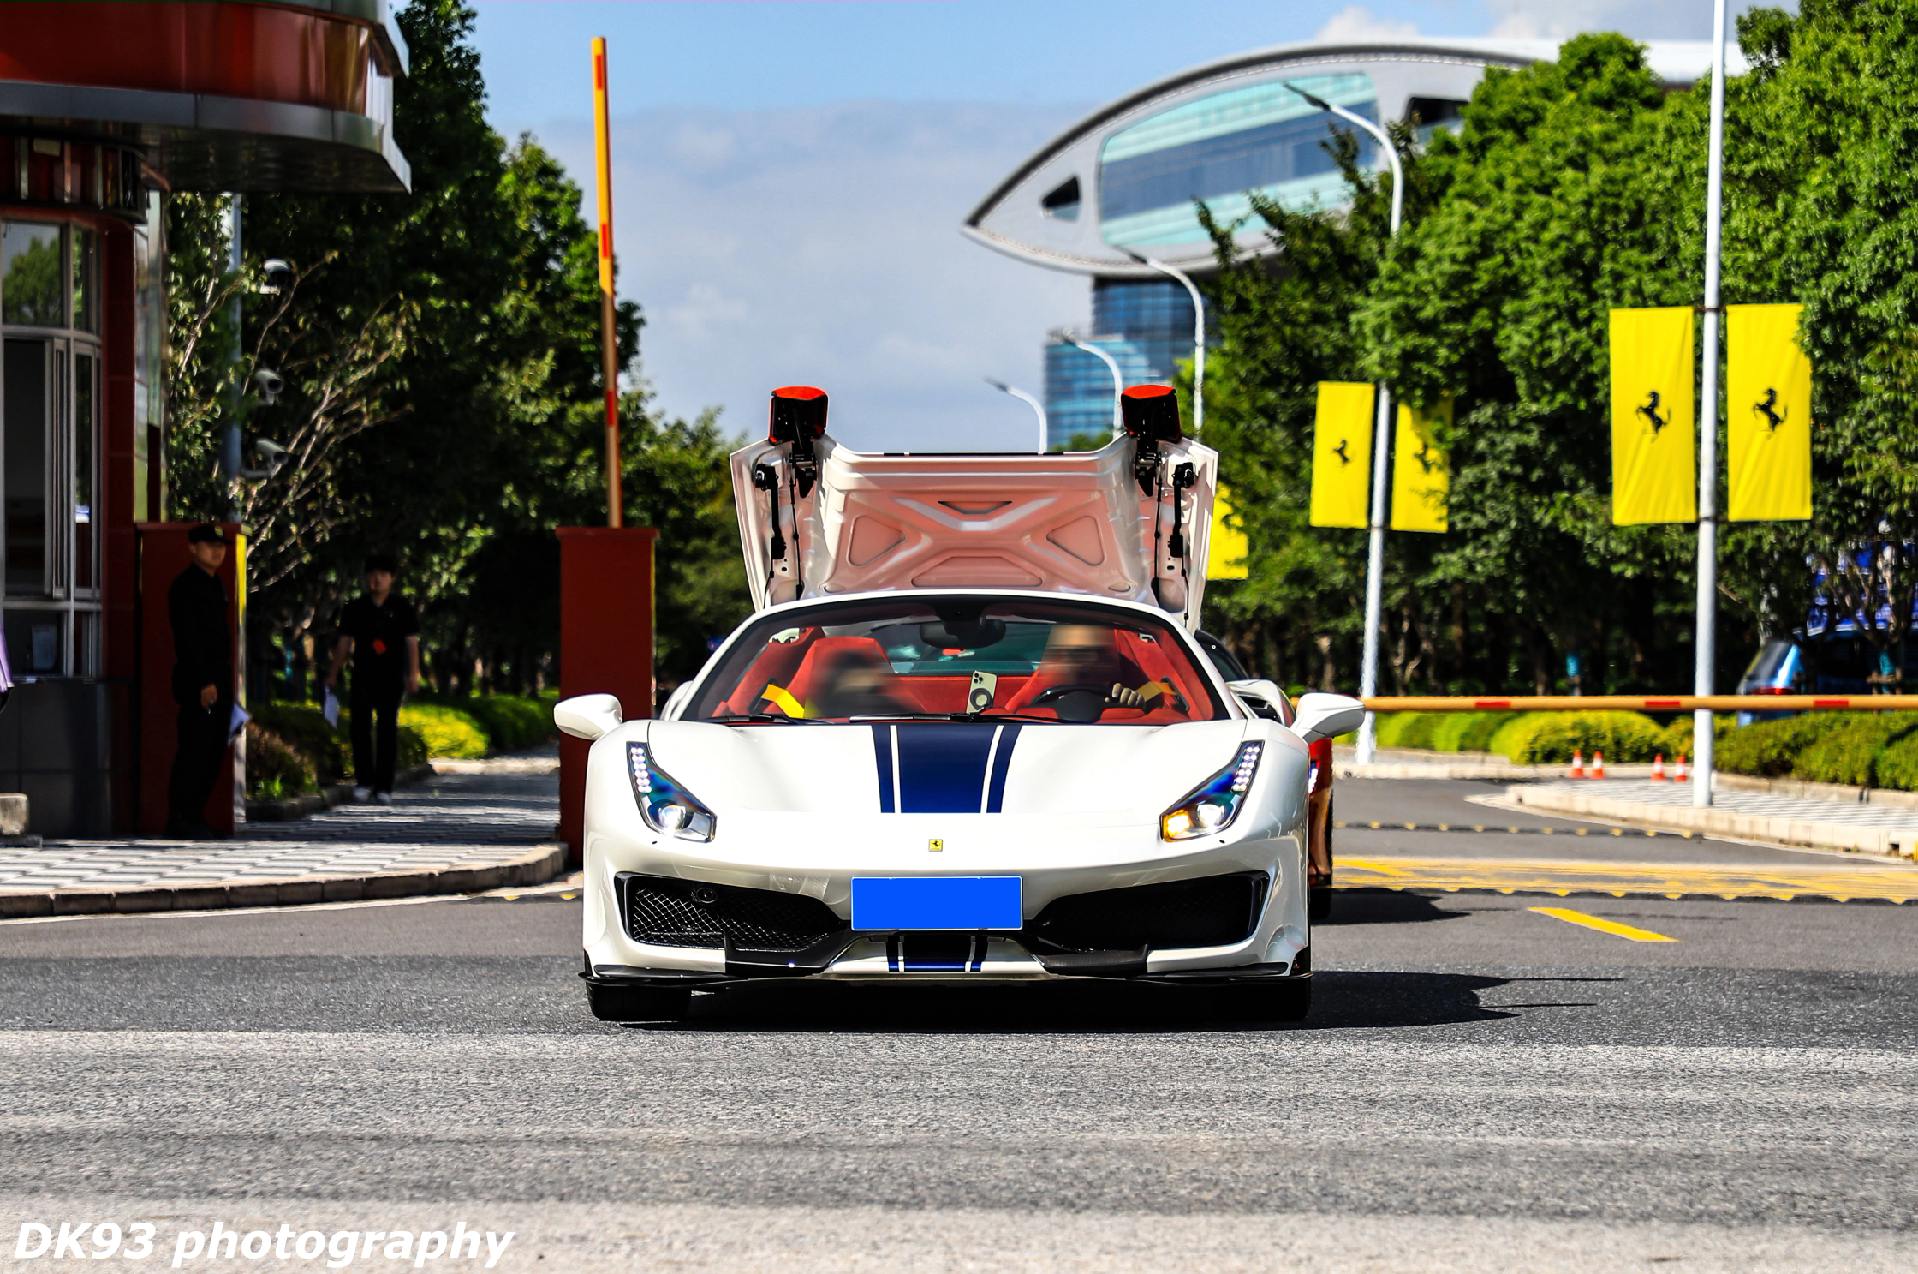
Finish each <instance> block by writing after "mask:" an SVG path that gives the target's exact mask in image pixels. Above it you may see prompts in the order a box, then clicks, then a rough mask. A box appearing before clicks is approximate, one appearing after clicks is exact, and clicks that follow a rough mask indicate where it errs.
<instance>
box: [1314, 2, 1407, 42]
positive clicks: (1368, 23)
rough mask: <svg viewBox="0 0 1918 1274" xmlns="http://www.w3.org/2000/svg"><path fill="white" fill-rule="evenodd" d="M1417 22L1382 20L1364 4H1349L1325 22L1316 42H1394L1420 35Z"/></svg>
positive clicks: (1316, 37) (1315, 37)
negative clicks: (1404, 37)
mask: <svg viewBox="0 0 1918 1274" xmlns="http://www.w3.org/2000/svg"><path fill="white" fill-rule="evenodd" d="M1418 34H1419V27H1418V23H1416V22H1404V21H1400V20H1397V19H1392V18H1381V17H1379V16H1378V15H1377V14H1376V13H1373V12H1372V11H1371V10H1370V9H1368V8H1366V7H1365V6H1364V5H1362V4H1348V5H1346V6H1345V7H1344V8H1343V9H1340V10H1339V11H1338V12H1337V13H1335V14H1333V15H1332V16H1331V17H1329V18H1327V19H1326V20H1325V25H1324V26H1322V27H1320V28H1319V33H1318V34H1317V35H1316V36H1314V37H1313V39H1315V40H1325V41H1333V40H1340V41H1344V40H1392V39H1398V38H1400V37H1403V36H1408V35H1418Z"/></svg>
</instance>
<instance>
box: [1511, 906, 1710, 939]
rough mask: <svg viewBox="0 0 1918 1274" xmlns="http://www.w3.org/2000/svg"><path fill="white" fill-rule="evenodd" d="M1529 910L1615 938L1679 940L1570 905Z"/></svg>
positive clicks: (1528, 908) (1530, 908)
mask: <svg viewBox="0 0 1918 1274" xmlns="http://www.w3.org/2000/svg"><path fill="white" fill-rule="evenodd" d="M1526 910H1527V911H1536V912H1537V913H1538V914H1539V915H1541V916H1550V917H1551V918H1552V919H1554V920H1563V921H1564V922H1565V923H1566V924H1568V925H1582V926H1584V927H1585V928H1587V929H1596V930H1598V931H1599V932H1600V933H1609V934H1611V935H1612V936H1613V937H1614V938H1629V939H1631V940H1632V941H1633V942H1677V941H1678V939H1677V938H1669V937H1666V936H1665V935H1664V934H1662V933H1653V932H1652V931H1651V930H1650V929H1640V928H1638V927H1637V926H1635V925H1626V924H1620V923H1619V922H1618V921H1616V920H1607V919H1605V918H1604V917H1603V916H1593V915H1588V914H1586V913H1585V912H1583V911H1573V910H1572V909H1571V908H1570V907H1527V908H1526Z"/></svg>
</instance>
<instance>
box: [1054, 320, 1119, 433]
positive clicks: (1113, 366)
mask: <svg viewBox="0 0 1918 1274" xmlns="http://www.w3.org/2000/svg"><path fill="white" fill-rule="evenodd" d="M1059 339H1060V340H1061V341H1063V342H1065V343H1066V344H1067V345H1070V346H1072V348H1074V349H1082V350H1084V351H1085V352H1086V353H1088V354H1090V355H1092V356H1093V357H1094V358H1096V359H1098V360H1099V361H1100V362H1102V363H1104V364H1105V365H1106V370H1107V371H1109V372H1111V373H1112V436H1113V437H1114V438H1117V437H1118V436H1119V430H1120V428H1121V426H1120V421H1119V413H1120V411H1121V406H1120V404H1121V403H1122V402H1123V401H1124V399H1125V374H1124V373H1123V372H1121V371H1120V370H1119V360H1118V359H1116V358H1114V357H1112V355H1110V354H1108V353H1106V352H1105V351H1104V350H1102V349H1100V348H1099V347H1098V346H1097V345H1088V344H1086V343H1085V342H1084V341H1082V340H1080V339H1079V338H1078V337H1076V336H1074V335H1073V334H1072V333H1071V332H1066V331H1061V332H1060V333H1059Z"/></svg>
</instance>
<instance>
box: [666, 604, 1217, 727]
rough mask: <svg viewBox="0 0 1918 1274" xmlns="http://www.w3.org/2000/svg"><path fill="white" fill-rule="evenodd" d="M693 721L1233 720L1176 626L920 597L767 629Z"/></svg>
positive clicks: (760, 629)
mask: <svg viewBox="0 0 1918 1274" xmlns="http://www.w3.org/2000/svg"><path fill="white" fill-rule="evenodd" d="M685 715H686V718H687V719H688V720H695V721H736V722H761V723H764V722H784V721H849V720H854V719H862V718H872V717H877V718H913V717H917V718H942V719H943V718H953V719H977V720H988V721H989V720H995V719H997V720H1018V721H1048V722H1049V721H1063V722H1069V723H1076V724H1084V723H1090V722H1098V723H1100V724H1102V725H1168V724H1172V723H1174V722H1180V721H1214V720H1219V719H1222V718H1224V717H1225V716H1226V715H1227V713H1226V710H1225V707H1224V705H1222V704H1221V703H1220V702H1219V700H1218V699H1217V697H1216V696H1215V695H1214V693H1213V690H1212V687H1211V685H1210V684H1209V683H1208V682H1207V681H1206V679H1205V677H1204V676H1203V675H1202V674H1201V673H1200V671H1199V669H1198V667H1197V664H1196V662H1195V660H1194V659H1193V658H1192V656H1191V654H1190V653H1189V651H1188V648H1187V646H1186V644H1185V643H1184V642H1183V641H1182V640H1180V638H1179V636H1178V635H1177V634H1176V633H1175V632H1174V631H1173V630H1172V627H1171V625H1169V624H1166V623H1162V622H1160V621H1158V620H1155V619H1152V618H1149V617H1147V616H1144V615H1135V614H1130V613H1121V612H1117V611H1113V610H1110V609H1107V608H1105V607H1102V606H1096V605H1087V604H1085V603H1075V602H1070V601H1056V602H1055V601H1050V600H1044V599H1038V598H1031V599H1027V598H1018V599H1006V600H993V599H989V598H978V597H926V596H923V595H920V596H913V597H907V596H900V597H896V598H891V597H889V598H884V599H880V600H874V601H865V602H847V603H843V604H841V605H836V606H821V607H817V608H814V609H811V610H808V611H806V612H805V613H804V614H803V616H800V615H769V616H766V617H764V618H762V619H760V620H758V621H756V622H755V623H753V624H752V625H751V626H750V627H749V628H748V629H747V630H746V631H745V633H743V634H742V635H741V637H740V639H739V640H738V641H737V642H735V643H734V644H733V646H732V648H731V650H730V651H729V652H728V653H727V655H726V658H725V659H724V661H722V662H721V663H720V664H719V666H718V667H716V668H715V669H714V670H713V672H712V674H711V675H710V676H709V677H707V678H706V680H705V681H704V682H703V683H702V684H701V686H700V689H699V692H698V694H697V695H696V696H695V698H694V699H693V701H692V702H691V703H690V704H688V705H687V709H686V714H685Z"/></svg>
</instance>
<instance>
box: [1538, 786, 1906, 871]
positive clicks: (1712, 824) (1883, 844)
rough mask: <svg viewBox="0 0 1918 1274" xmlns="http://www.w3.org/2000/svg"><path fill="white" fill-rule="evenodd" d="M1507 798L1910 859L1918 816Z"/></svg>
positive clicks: (1548, 795) (1593, 796)
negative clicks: (1825, 815)
mask: <svg viewBox="0 0 1918 1274" xmlns="http://www.w3.org/2000/svg"><path fill="white" fill-rule="evenodd" d="M1505 797H1506V799H1507V800H1509V801H1511V802H1513V803H1514V804H1517V805H1522V806H1524V807H1525V808H1526V809H1530V810H1538V811H1540V812H1541V813H1552V814H1583V815H1587V816H1589V817H1593V818H1608V819H1613V820H1616V821H1618V822H1622V823H1632V824H1635V825H1638V826H1647V827H1656V828H1660V829H1665V830H1672V831H1681V832H1705V833H1708V834H1710V835H1715V836H1732V837H1738V838H1740V839H1743V840H1758V841H1769V842H1771V843H1773V844H1776V845H1803V846H1807V847H1809V848H1813V849H1842V850H1848V851H1851V852H1853V853H1865V854H1889V855H1897V856H1899V857H1905V858H1909V857H1912V856H1913V854H1914V851H1915V850H1918V815H1914V816H1913V819H1912V824H1913V825H1912V826H1911V827H1852V826H1848V825H1846V824H1843V823H1824V822H1819V821H1817V820H1815V819H1803V818H1780V817H1778V816H1776V815H1772V814H1737V813H1733V812H1732V811H1730V810H1720V809H1695V808H1691V807H1687V806H1677V805H1670V806H1668V805H1644V804H1641V803H1639V802H1637V801H1625V800H1619V799H1616V798H1613V797H1607V796H1605V795H1603V794H1599V793H1590V794H1588V793H1585V792H1566V791H1562V790H1556V789H1552V788H1536V787H1529V786H1517V787H1509V788H1507V789H1505Z"/></svg>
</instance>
